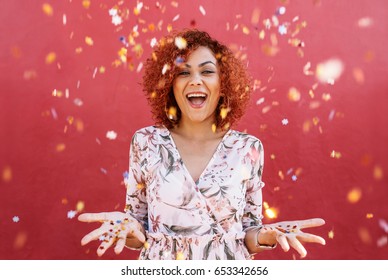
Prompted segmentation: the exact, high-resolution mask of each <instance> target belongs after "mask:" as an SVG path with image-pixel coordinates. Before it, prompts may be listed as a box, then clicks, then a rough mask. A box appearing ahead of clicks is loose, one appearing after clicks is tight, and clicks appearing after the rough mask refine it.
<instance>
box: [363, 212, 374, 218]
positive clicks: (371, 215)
mask: <svg viewBox="0 0 388 280" xmlns="http://www.w3.org/2000/svg"><path fill="white" fill-rule="evenodd" d="M365 217H366V218H367V219H372V218H373V213H366V216H365Z"/></svg>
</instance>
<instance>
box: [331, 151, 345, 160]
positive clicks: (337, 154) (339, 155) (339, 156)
mask: <svg viewBox="0 0 388 280" xmlns="http://www.w3.org/2000/svg"><path fill="white" fill-rule="evenodd" d="M330 157H332V158H337V159H339V158H341V157H342V154H341V153H340V152H338V151H334V150H333V151H332V152H331V153H330Z"/></svg>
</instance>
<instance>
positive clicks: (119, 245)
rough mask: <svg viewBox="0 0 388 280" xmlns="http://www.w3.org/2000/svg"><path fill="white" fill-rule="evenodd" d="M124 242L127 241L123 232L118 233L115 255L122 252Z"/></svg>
mask: <svg viewBox="0 0 388 280" xmlns="http://www.w3.org/2000/svg"><path fill="white" fill-rule="evenodd" d="M126 240H127V237H126V234H125V232H120V233H119V235H118V236H117V243H116V246H115V249H114V251H115V253H116V254H117V255H118V254H120V253H121V252H122V251H123V249H124V247H125V242H126Z"/></svg>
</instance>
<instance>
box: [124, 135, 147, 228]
mask: <svg viewBox="0 0 388 280" xmlns="http://www.w3.org/2000/svg"><path fill="white" fill-rule="evenodd" d="M146 147H147V145H146V143H145V141H144V137H141V135H140V134H139V133H135V135H134V136H133V138H132V141H131V146H130V151H129V171H128V172H126V173H125V174H124V182H125V186H126V188H127V195H126V204H125V212H126V213H128V214H130V215H131V216H132V217H134V218H135V219H137V220H138V221H139V222H140V223H141V224H142V225H143V227H144V229H145V230H148V205H147V194H146V184H145V179H144V177H145V176H144V174H143V171H142V166H143V165H144V164H146V161H147V160H146V157H145V153H146Z"/></svg>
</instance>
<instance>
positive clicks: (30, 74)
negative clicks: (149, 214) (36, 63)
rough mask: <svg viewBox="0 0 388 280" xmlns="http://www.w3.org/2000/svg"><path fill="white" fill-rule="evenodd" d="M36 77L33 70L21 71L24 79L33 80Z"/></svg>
mask: <svg viewBox="0 0 388 280" xmlns="http://www.w3.org/2000/svg"><path fill="white" fill-rule="evenodd" d="M37 77H38V74H37V73H36V71H35V70H26V71H24V73H23V78H24V80H26V81H30V80H35V79H36V78H37Z"/></svg>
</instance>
